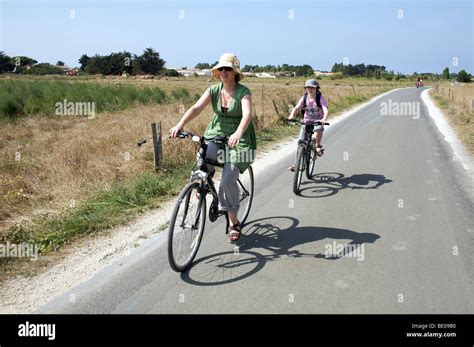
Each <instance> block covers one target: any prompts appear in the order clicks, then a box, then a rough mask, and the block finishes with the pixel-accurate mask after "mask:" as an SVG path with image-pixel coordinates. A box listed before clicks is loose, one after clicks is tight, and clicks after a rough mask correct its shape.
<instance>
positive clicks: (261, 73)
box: [255, 72, 276, 78]
mask: <svg viewBox="0 0 474 347" xmlns="http://www.w3.org/2000/svg"><path fill="white" fill-rule="evenodd" d="M255 76H257V77H260V78H276V76H275V75H273V74H270V73H268V72H257V73H256V74H255Z"/></svg>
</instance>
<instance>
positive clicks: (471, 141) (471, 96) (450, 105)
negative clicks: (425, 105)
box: [431, 82, 474, 155]
mask: <svg viewBox="0 0 474 347" xmlns="http://www.w3.org/2000/svg"><path fill="white" fill-rule="evenodd" d="M431 93H432V95H433V96H434V98H435V100H436V101H437V103H438V105H439V106H440V107H441V108H442V109H443V110H444V111H445V112H444V113H445V114H446V116H447V117H448V122H449V124H450V125H451V126H452V127H453V128H454V130H455V132H456V134H457V135H458V137H459V139H460V140H461V142H462V143H463V144H464V145H465V146H466V148H467V150H468V151H469V152H470V153H471V154H472V155H474V83H463V84H454V83H450V82H441V83H437V84H435V85H434V87H433V89H432V90H431Z"/></svg>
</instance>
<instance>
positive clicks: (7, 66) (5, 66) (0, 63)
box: [0, 51, 14, 73]
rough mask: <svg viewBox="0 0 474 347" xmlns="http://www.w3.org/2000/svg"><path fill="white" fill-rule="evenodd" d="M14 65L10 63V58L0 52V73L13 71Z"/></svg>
mask: <svg viewBox="0 0 474 347" xmlns="http://www.w3.org/2000/svg"><path fill="white" fill-rule="evenodd" d="M13 68H14V65H13V64H12V63H11V58H10V57H9V56H8V55H6V54H5V52H2V51H0V73H5V72H11V71H13Z"/></svg>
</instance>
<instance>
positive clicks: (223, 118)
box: [170, 53, 257, 241]
mask: <svg viewBox="0 0 474 347" xmlns="http://www.w3.org/2000/svg"><path fill="white" fill-rule="evenodd" d="M212 74H213V76H214V77H215V78H217V79H219V80H220V82H221V83H217V84H214V85H212V86H210V87H209V88H207V89H206V91H205V92H204V94H202V96H201V98H200V99H199V100H198V101H197V102H196V103H195V104H194V105H193V106H192V107H191V108H190V109H189V110H188V111H187V112H186V113H185V114H184V116H183V117H182V118H181V120H180V121H179V122H178V124H176V125H175V126H174V127H173V128H171V129H170V135H171V137H172V138H175V137H176V136H177V134H178V132H179V131H180V130H182V129H183V128H184V126H185V125H186V124H187V123H189V122H190V121H191V120H192V119H194V118H196V117H197V116H198V115H199V114H200V113H201V112H202V110H203V109H204V108H205V107H206V106H207V105H208V104H209V103H212V109H213V111H214V117H213V118H212V120H211V122H210V123H209V125H208V126H207V129H206V131H205V133H204V136H205V137H214V136H220V135H223V136H227V137H228V138H229V141H228V148H227V149H223V148H219V147H218V145H216V144H215V143H212V142H210V143H208V148H207V154H206V157H207V158H209V159H211V160H214V161H216V160H218V156H219V157H220V158H225V163H224V168H223V171H222V178H221V183H220V186H219V203H220V206H219V209H220V210H222V211H227V214H228V217H229V226H230V227H229V230H228V231H229V240H230V241H237V240H238V239H239V238H240V236H241V226H240V223H239V221H238V220H237V212H238V210H239V187H238V185H237V180H238V178H239V173H243V172H244V171H245V170H246V169H247V168H248V167H249V166H250V164H251V163H252V162H253V160H254V158H255V150H256V148H257V140H256V135H255V130H254V127H253V124H252V95H251V93H250V90H249V89H248V88H247V87H246V86H244V85H242V84H240V83H239V82H240V81H241V80H242V79H243V78H244V75H243V74H242V73H241V71H240V62H239V59H238V58H237V56H235V54H232V53H225V54H223V55H222V56H221V57H220V59H219V62H218V64H217V65H216V66H214V67H213V68H212ZM222 150H224V151H226V152H225V153H224V155H223V156H222V155H221V154H222V153H223V152H222ZM210 171H212V168H210Z"/></svg>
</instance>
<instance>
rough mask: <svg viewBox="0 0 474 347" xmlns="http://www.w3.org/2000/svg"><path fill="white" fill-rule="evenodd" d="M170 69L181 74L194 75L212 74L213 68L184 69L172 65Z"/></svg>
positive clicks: (185, 75) (184, 75)
mask: <svg viewBox="0 0 474 347" xmlns="http://www.w3.org/2000/svg"><path fill="white" fill-rule="evenodd" d="M168 69H169V70H176V71H177V72H178V73H179V75H180V76H183V77H192V76H212V72H211V69H202V70H201V69H195V68H191V69H182V68H179V67H170V68H168Z"/></svg>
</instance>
